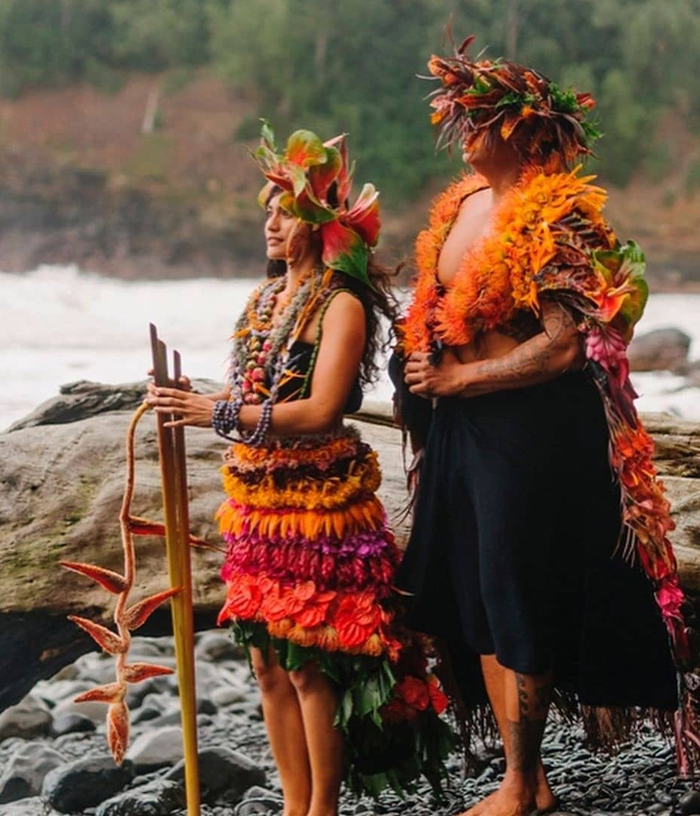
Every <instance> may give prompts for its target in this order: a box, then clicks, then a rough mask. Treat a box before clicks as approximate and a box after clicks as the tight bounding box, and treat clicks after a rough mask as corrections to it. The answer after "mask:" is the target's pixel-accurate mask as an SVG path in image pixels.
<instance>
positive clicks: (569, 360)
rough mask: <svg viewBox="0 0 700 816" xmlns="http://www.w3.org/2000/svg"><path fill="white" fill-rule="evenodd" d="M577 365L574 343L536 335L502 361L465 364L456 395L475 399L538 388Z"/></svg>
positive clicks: (577, 350)
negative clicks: (510, 391) (513, 390)
mask: <svg viewBox="0 0 700 816" xmlns="http://www.w3.org/2000/svg"><path fill="white" fill-rule="evenodd" d="M581 362H582V352H581V349H580V345H579V343H578V342H577V341H574V342H569V343H566V344H559V343H556V342H552V339H551V338H550V337H548V336H547V335H546V334H545V333H542V334H538V335H536V336H535V337H533V338H531V339H530V340H527V341H526V342H524V343H522V344H521V345H519V346H517V347H516V348H514V349H513V350H512V351H510V352H508V353H507V354H504V355H503V356H502V357H495V358H493V359H491V360H479V361H476V362H473V363H465V364H464V365H463V367H462V377H461V379H462V383H463V384H462V387H461V388H460V390H459V395H460V396H462V397H475V396H479V395H480V394H490V393H492V392H494V391H503V390H508V389H513V388H526V387H527V386H531V385H539V384H540V383H544V382H547V381H548V380H552V379H554V378H555V377H558V376H559V375H560V374H563V373H564V372H565V371H568V370H570V369H576V368H579V367H580V364H581Z"/></svg>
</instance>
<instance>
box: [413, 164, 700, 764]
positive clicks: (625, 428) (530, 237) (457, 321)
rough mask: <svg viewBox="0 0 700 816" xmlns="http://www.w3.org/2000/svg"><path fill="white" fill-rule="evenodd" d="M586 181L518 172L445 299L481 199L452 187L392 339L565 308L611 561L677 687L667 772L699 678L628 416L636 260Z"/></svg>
mask: <svg viewBox="0 0 700 816" xmlns="http://www.w3.org/2000/svg"><path fill="white" fill-rule="evenodd" d="M593 179H594V176H580V175H579V168H577V169H576V170H574V171H572V172H570V173H555V174H547V173H544V172H543V171H542V168H539V167H532V168H529V169H528V170H526V171H525V173H524V175H523V177H522V178H521V181H520V182H519V184H518V185H516V186H515V187H514V188H513V190H512V191H511V192H510V193H509V194H507V196H506V197H505V199H504V200H503V202H502V203H501V205H500V206H499V209H498V212H497V214H496V217H495V221H494V229H493V231H492V232H491V233H490V234H489V235H488V236H486V237H485V238H484V239H483V240H481V241H480V242H478V243H477V244H476V245H475V246H474V248H473V249H472V250H471V251H469V252H468V253H467V254H466V255H465V257H464V258H463V260H462V263H461V265H460V268H459V270H458V272H457V274H456V276H455V278H454V280H453V282H452V283H451V284H450V286H449V287H443V286H442V285H441V284H440V283H439V281H438V279H437V262H438V258H439V254H440V250H441V248H442V245H443V243H444V241H445V239H446V237H447V235H448V234H449V231H450V228H451V227H452V225H453V223H454V221H455V219H456V217H457V214H458V212H459V207H460V205H461V203H462V202H463V201H464V199H465V198H466V197H467V196H469V195H471V194H472V193H474V192H476V191H478V190H480V189H483V188H484V187H486V186H487V185H486V182H485V181H484V179H482V178H481V177H479V176H473V175H471V176H463V177H462V178H460V179H458V180H457V181H456V182H455V183H454V184H453V185H451V186H450V187H449V188H448V189H447V190H446V191H445V192H444V193H443V194H442V195H440V196H439V197H438V198H437V199H436V201H435V202H434V205H433V207H432V210H431V215H430V222H429V227H428V229H426V230H424V231H423V232H421V233H420V235H419V236H418V239H417V242H416V260H417V264H418V277H417V280H416V285H415V291H414V295H413V299H412V302H411V304H410V306H409V309H408V311H407V315H406V319H405V322H404V325H403V327H402V335H403V336H402V345H403V351H404V353H406V354H410V353H411V352H412V351H428V350H430V349H431V348H434V346H435V344H436V341H441V342H442V343H444V344H447V345H453V346H456V345H461V344H465V343H469V342H471V341H472V340H473V339H474V338H475V337H476V336H478V334H479V333H480V332H482V331H485V330H490V329H496V328H498V327H499V326H501V325H504V324H506V323H507V322H508V321H509V320H510V319H511V318H512V317H513V315H514V314H515V313H516V311H517V310H523V309H524V310H530V311H532V312H534V313H535V314H536V315H538V314H539V309H540V299H541V298H542V297H543V296H544V297H548V298H550V299H555V300H557V301H558V302H559V303H561V304H563V305H565V306H567V307H568V308H569V309H570V311H571V312H572V313H573V316H574V318H575V320H576V322H577V325H578V328H579V331H580V333H581V335H582V339H583V343H584V349H585V354H586V358H587V368H588V369H589V371H590V373H591V375H592V377H593V380H594V381H595V383H596V385H597V387H598V390H599V392H600V395H601V398H602V400H603V404H604V407H605V412H606V417H607V421H608V427H609V431H610V463H611V466H612V469H613V471H614V473H615V474H616V476H617V478H618V480H619V484H620V489H621V497H622V520H623V536H622V539H621V542H620V547H619V549H620V551H621V553H622V555H623V557H625V558H626V559H627V560H628V561H630V562H637V563H640V564H641V565H642V567H643V569H644V571H645V572H646V574H647V576H648V577H649V579H650V580H651V581H652V582H653V585H654V588H655V595H656V600H657V603H658V605H659V608H660V611H661V615H662V617H663V620H664V622H665V624H666V627H667V629H668V632H669V636H670V638H671V641H672V644H673V650H674V656H675V660H676V664H677V666H678V669H679V672H680V675H681V678H682V679H683V680H684V682H683V683H681V686H682V700H681V703H682V705H681V707H680V709H679V711H678V712H677V714H676V732H677V747H678V752H679V755H678V757H679V767H680V770H681V773H683V774H686V773H688V772H689V771H690V769H691V768H693V767H698V766H700V739H699V738H698V734H699V733H700V718H699V717H698V711H700V700H694V699H693V698H694V697H695V696H696V695H697V691H698V690H697V688H696V687H699V686H700V682H699V678H697V677H696V676H695V675H694V674H692V673H691V672H690V668H691V655H690V649H689V641H688V636H687V635H688V633H687V629H686V625H685V622H684V618H683V613H682V610H681V607H682V604H683V601H684V595H683V592H682V590H681V588H680V585H679V580H678V573H677V568H676V560H675V556H674V553H673V549H672V546H671V543H670V541H669V538H668V533H669V532H670V531H671V530H673V528H674V526H675V525H674V522H673V520H672V519H671V516H670V504H669V501H668V500H667V498H666V497H665V495H664V486H663V482H662V481H661V480H660V479H658V478H657V473H656V469H655V467H654V465H653V463H652V455H653V449H654V445H653V440H652V439H651V437H650V435H649V434H648V433H647V431H646V430H645V429H644V427H643V425H642V423H641V421H640V419H639V417H638V415H637V412H636V409H635V407H634V399H635V398H636V396H637V395H636V393H635V391H634V389H633V387H632V384H631V382H630V379H629V364H628V361H627V355H626V349H627V345H628V343H629V341H630V339H631V337H632V331H633V328H634V325H635V323H636V322H637V321H638V320H639V318H640V317H641V315H642V312H643V310H644V305H645V303H646V298H647V293H648V289H647V285H646V282H645V281H644V255H643V254H642V252H641V250H640V249H639V247H638V246H637V245H636V244H634V243H633V242H628V243H627V244H626V245H621V244H620V243H619V242H618V241H617V239H616V238H615V235H614V234H613V232H612V230H611V229H610V227H609V226H608V224H607V223H606V221H605V220H604V218H603V216H602V210H603V207H604V204H605V199H606V194H605V191H604V190H602V189H601V188H599V187H596V186H594V185H593V184H591V181H592V180H593Z"/></svg>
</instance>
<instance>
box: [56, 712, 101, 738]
mask: <svg viewBox="0 0 700 816" xmlns="http://www.w3.org/2000/svg"><path fill="white" fill-rule="evenodd" d="M103 713H106V712H103ZM94 730H95V723H94V722H93V721H92V720H91V719H90V718H89V717H84V716H83V715H82V714H60V715H59V716H58V717H54V718H53V723H52V724H51V734H52V736H54V737H62V736H63V735H64V734H81V733H86V732H88V731H94Z"/></svg>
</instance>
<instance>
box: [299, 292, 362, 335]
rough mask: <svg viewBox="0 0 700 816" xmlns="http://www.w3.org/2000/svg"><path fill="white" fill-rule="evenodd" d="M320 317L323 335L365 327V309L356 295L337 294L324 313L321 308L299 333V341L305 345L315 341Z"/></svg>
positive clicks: (349, 293)
mask: <svg viewBox="0 0 700 816" xmlns="http://www.w3.org/2000/svg"><path fill="white" fill-rule="evenodd" d="M322 317H323V323H322V325H321V328H322V330H323V333H324V334H328V333H329V332H333V331H334V330H337V331H339V332H345V331H351V332H352V331H355V330H359V329H360V328H364V325H365V309H364V306H363V305H362V302H361V301H360V299H359V298H358V297H357V295H353V294H352V293H351V292H338V293H337V294H336V295H334V296H333V298H332V300H331V302H330V303H329V304H328V306H327V308H326V309H325V311H324V310H323V309H321V308H319V309H317V310H316V313H315V314H314V316H313V317H312V318H311V320H310V321H309V322H308V323H307V324H306V327H305V328H304V331H303V332H302V333H301V338H300V339H301V340H305V341H306V342H307V343H313V342H314V341H315V339H316V335H317V332H318V328H319V323H320V322H321V318H322Z"/></svg>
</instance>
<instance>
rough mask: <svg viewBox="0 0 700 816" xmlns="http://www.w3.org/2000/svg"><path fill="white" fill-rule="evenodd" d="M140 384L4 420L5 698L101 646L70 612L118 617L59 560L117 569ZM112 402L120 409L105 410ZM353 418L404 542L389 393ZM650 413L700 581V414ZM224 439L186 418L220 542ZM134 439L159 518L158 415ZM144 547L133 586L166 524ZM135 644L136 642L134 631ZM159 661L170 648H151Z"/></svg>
mask: <svg viewBox="0 0 700 816" xmlns="http://www.w3.org/2000/svg"><path fill="white" fill-rule="evenodd" d="M195 386H196V387H198V388H199V389H200V390H202V391H207V390H211V391H214V390H217V384H216V383H207V382H197V383H195ZM145 387H146V385H145V382H144V383H136V384H128V385H126V386H120V385H115V386H104V385H97V384H94V383H93V384H91V383H81V384H73V385H71V386H69V387H66V388H64V389H63V390H64V392H65V393H62V394H61V395H60V396H59V397H56V398H55V399H54V400H50V401H49V402H48V403H45V404H44V405H43V406H41V407H40V409H37V411H35V412H34V413H33V414H32V415H31V416H30V417H28V418H27V419H25V420H23V421H21V422H19V423H16V424H15V425H14V426H13V428H14V430H12V429H11V430H10V431H8V432H5V433H2V434H0V479H1V480H2V483H3V490H2V491H1V492H0V677H2V678H3V682H2V684H0V711H2V710H3V709H5V708H6V707H8V706H10V705H12V704H13V703H16V702H17V701H18V700H19V699H21V698H22V697H23V696H24V695H25V694H26V693H27V692H28V691H29V690H30V689H31V688H32V687H33V686H34V684H35V683H36V682H37V681H38V680H39V679H41V678H45V677H50V676H52V675H54V674H55V673H56V672H57V671H58V670H59V669H61V668H62V667H63V666H66V665H67V664H68V663H72V662H73V661H74V660H75V659H76V658H77V657H79V656H80V655H81V654H83V653H85V652H87V651H90V650H91V649H93V648H94V643H93V641H92V640H91V639H90V638H89V637H88V636H87V635H86V634H85V633H84V632H82V631H81V630H80V629H78V628H77V627H76V626H75V625H74V624H72V623H71V622H70V621H68V620H66V615H68V614H71V613H74V614H79V615H82V616H84V617H89V618H92V619H94V620H98V621H100V622H102V623H104V624H105V625H110V624H111V619H112V614H113V607H114V598H113V596H111V595H109V594H108V593H107V592H105V591H104V590H103V589H102V588H101V587H100V586H98V585H97V584H95V583H94V582H92V581H90V580H88V579H86V578H84V577H82V576H80V575H77V574H75V573H72V572H68V571H66V570H64V569H62V568H61V567H60V566H59V565H58V561H59V560H61V559H65V560H72V561H86V562H88V563H93V564H99V565H101V566H104V567H108V568H110V569H117V570H119V569H121V567H122V548H121V543H120V532H119V523H118V516H119V508H120V505H121V501H122V491H123V487H124V437H125V433H126V429H127V426H128V424H129V420H130V419H131V416H132V410H133V409H134V408H136V407H137V406H138V404H139V403H140V402H141V399H142V396H143V394H144V393H145ZM105 405H109V406H113V407H115V408H116V409H117V410H105ZM355 419H356V420H357V423H358V425H359V427H360V430H361V432H362V434H363V436H364V438H365V439H366V441H367V442H368V443H369V444H370V445H372V446H373V447H374V448H375V449H376V450H377V451H378V453H379V459H380V462H381V465H382V471H383V483H382V486H381V489H380V491H379V494H380V497H381V499H382V501H384V503H385V505H386V507H387V510H388V513H389V516H390V518H391V519H393V520H394V522H395V527H396V532H397V534H398V540H399V542H400V543H401V542H402V541H403V540H404V539H405V534H406V528H407V521H406V520H405V513H403V510H404V509H405V507H406V502H407V495H406V481H405V476H404V470H403V457H402V451H401V434H400V432H399V431H398V429H397V428H396V427H394V425H393V422H392V420H391V413H390V409H389V406H388V405H386V404H379V403H369V402H367V403H366V404H365V406H364V407H363V411H362V412H360V413H359V414H357V415H356V417H355ZM645 421H646V422H647V426H648V427H649V430H650V431H651V433H652V434H653V435H654V437H655V440H656V444H657V465H658V467H659V469H660V472H661V473H662V474H663V476H664V481H665V482H666V485H667V487H668V490H669V495H670V498H671V499H672V501H673V504H674V517H675V519H676V522H677V525H678V528H677V530H676V531H675V533H674V535H673V541H674V544H675V545H676V550H677V554H678V557H679V563H680V567H681V575H682V579H683V581H684V583H685V585H686V587H687V588H689V589H691V590H693V591H700V425H698V424H697V423H692V422H687V421H683V420H679V419H675V418H673V417H670V416H667V415H651V416H648V417H645ZM57 423H58V424H57ZM225 449H226V443H225V442H224V441H223V440H221V439H219V438H218V437H217V436H216V435H215V434H214V433H213V432H212V431H211V430H203V429H196V428H193V429H188V430H187V453H188V479H189V498H190V519H191V528H192V532H193V533H194V534H195V535H197V536H200V537H202V538H204V539H206V540H207V541H208V542H209V543H211V544H213V545H215V546H217V547H219V548H221V547H222V542H221V539H220V537H219V534H218V532H217V528H216V523H215V521H214V515H215V512H216V509H217V508H218V506H219V504H220V503H221V501H222V499H223V495H224V494H223V489H222V487H221V480H220V472H219V471H220V467H221V464H222V459H221V457H222V454H223V452H224V451H225ZM136 450H137V467H136V494H135V499H134V503H133V511H134V513H136V514H137V515H141V516H146V517H148V518H151V519H154V520H158V519H160V518H162V511H161V507H162V501H161V490H160V472H159V466H158V455H157V440H156V429H155V420H154V417H153V416H151V415H147V416H145V417H144V418H143V420H142V422H141V425H140V427H139V429H138V431H137V443H136ZM402 517H403V520H402V521H397V520H398V519H401V518H402ZM136 553H137V564H136V580H137V584H136V587H135V589H134V591H133V599H134V600H138V599H139V598H142V597H144V596H146V595H150V594H151V593H154V592H157V591H159V590H161V589H164V588H165V587H166V586H167V583H168V579H167V568H166V563H165V548H164V544H163V540H162V539H161V538H159V537H140V538H137V539H136ZM222 560H223V553H222V552H221V551H220V550H210V549H202V548H193V550H192V569H193V583H194V615H195V628H196V629H198V630H201V629H207V630H208V629H211V628H212V627H213V626H214V624H215V620H216V614H217V612H218V610H219V609H220V607H221V604H222V602H223V598H224V588H223V584H222V582H221V579H220V577H219V570H220V567H221V563H222ZM111 625H112V626H113V624H111ZM171 631H172V625H171V620H170V611H169V609H168V608H167V605H166V606H164V607H162V608H161V609H159V610H157V611H156V612H155V613H154V614H153V615H152V616H151V618H150V619H149V621H148V622H147V624H146V625H145V626H144V627H143V628H142V629H140V630H139V634H144V635H148V636H157V635H163V634H169V633H171ZM211 644H212V645H211V647H207V648H212V649H219V648H223V647H221V644H220V643H219V644H215V643H214V641H211ZM202 648H204V647H202ZM226 648H228V647H226ZM133 651H134V653H136V652H137V651H138V649H137V647H136V645H134V649H133ZM147 659H148V658H147ZM153 662H156V663H158V662H163V661H162V660H159V658H158V656H154V657H153ZM100 668H102V667H100ZM103 668H104V672H99V675H100V676H99V677H98V676H97V674H95V676H94V677H90V678H84V677H82V676H81V678H80V679H90V680H94V681H95V682H109V680H111V679H112V678H113V663H112V661H108V664H107V663H106V664H105V665H104V667H103ZM160 679H161V678H158V680H160ZM165 679H166V680H167V678H165ZM154 682H155V681H154ZM201 684H204V685H207V683H206V678H204V677H202V678H200V677H198V685H201ZM202 687H204V686H202ZM147 690H149V691H162V690H163V689H161V688H155V687H154V688H150V687H149V688H148V689H147ZM144 693H146V689H145V688H144ZM219 704H223V703H222V702H221V701H220V702H219ZM76 712H77V713H82V714H85V713H86V709H85V708H82V709H80V708H78V707H76V709H75V710H74V709H72V708H71V706H70V702H69V701H62V702H59V703H58V705H57V706H56V709H55V710H54V711H53V714H54V715H55V716H58V715H62V714H66V713H76Z"/></svg>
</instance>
